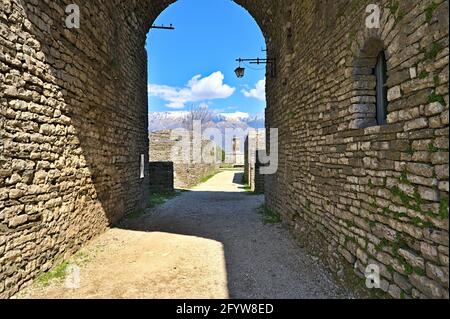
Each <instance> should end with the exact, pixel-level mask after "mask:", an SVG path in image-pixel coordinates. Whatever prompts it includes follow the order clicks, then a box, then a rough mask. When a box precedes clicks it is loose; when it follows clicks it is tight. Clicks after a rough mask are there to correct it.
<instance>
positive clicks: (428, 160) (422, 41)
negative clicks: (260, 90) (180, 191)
mask: <svg viewBox="0 0 450 319" xmlns="http://www.w3.org/2000/svg"><path fill="white" fill-rule="evenodd" d="M73 2H77V4H78V5H79V6H80V9H81V25H80V29H71V30H69V29H67V28H66V27H65V24H64V20H65V12H64V9H65V6H66V5H68V4H72V3H73ZM171 2H172V1H165V0H155V1H148V0H77V1H73V0H57V1H49V0H42V1H31V0H30V1H25V0H1V1H0V298H2V297H4V298H5V297H9V296H11V295H12V294H14V293H15V292H17V291H18V290H19V289H20V288H22V287H24V286H26V285H27V284H29V283H30V281H31V280H32V279H33V278H35V277H36V276H37V275H38V274H39V273H41V272H43V271H46V270H48V269H49V268H51V267H52V266H53V265H55V263H57V262H58V261H59V260H61V259H63V258H64V257H67V256H68V255H70V254H71V253H73V252H74V251H76V250H77V249H78V248H79V247H81V246H82V245H84V244H85V243H86V242H87V241H89V239H91V238H92V237H93V236H95V235H97V234H99V233H100V232H102V231H103V230H104V229H105V228H106V227H108V226H109V225H111V224H113V223H114V222H115V221H117V220H118V219H119V218H121V216H123V215H124V214H125V213H130V212H132V211H134V210H136V209H138V208H139V207H140V206H143V205H145V202H146V200H147V199H148V185H149V175H148V164H147V166H146V168H145V178H144V179H140V159H141V155H142V154H145V155H147V154H149V146H148V145H149V139H148V132H147V128H148V123H147V122H148V119H147V112H148V103H147V102H148V101H147V74H146V72H147V64H146V58H147V57H146V52H145V49H144V48H145V40H146V34H147V32H148V30H149V26H150V25H151V24H152V22H153V21H154V19H155V18H156V17H157V16H158V15H159V14H160V13H161V12H162V10H164V8H166V7H167V6H168V5H169V4H170V3H171ZM237 2H238V3H239V4H241V5H243V6H244V7H245V8H246V9H247V10H249V12H250V14H251V15H252V16H253V17H254V18H255V20H256V21H257V23H258V24H259V25H260V27H261V29H262V31H263V33H264V36H265V38H266V42H267V49H268V52H267V53H268V56H269V58H275V59H276V64H277V68H276V69H277V74H276V77H274V78H272V77H270V74H268V75H267V111H266V125H267V126H268V127H272V128H278V129H279V137H280V144H279V150H280V152H279V169H278V172H277V173H276V174H274V175H272V176H268V177H266V185H265V187H266V198H267V204H268V206H269V207H270V208H271V209H272V210H276V211H278V212H279V213H280V214H282V216H283V220H284V221H285V223H287V224H288V225H290V226H291V227H292V229H293V233H294V234H296V235H297V236H298V237H299V238H302V239H303V241H305V242H306V243H307V244H308V245H307V247H310V248H312V249H313V251H318V252H320V255H321V257H322V260H323V261H324V262H326V263H327V264H329V265H330V267H331V268H332V269H333V270H335V271H336V272H342V269H343V268H345V267H346V266H348V267H350V268H355V271H356V273H357V274H359V275H361V274H362V273H363V272H364V270H365V268H366V266H367V265H369V264H378V265H379V267H380V269H381V271H382V273H381V275H382V287H381V288H382V289H383V290H384V291H386V292H387V293H388V294H389V295H391V296H393V297H395V298H403V297H404V298H406V297H413V298H422V297H435V298H443V297H447V298H448V284H449V280H448V278H449V277H448V266H449V262H448V261H449V258H448V256H449V249H448V244H449V238H448V234H449V233H448V231H449V229H448V220H449V219H448V175H449V174H448V164H449V161H448V105H449V98H448V1H443V0H434V1H431V0H407V1H406V0H405V1H394V0H382V1H373V0H367V1H365V0H361V1H348V0H323V1H322V0H321V1H312V0H280V1H273V0H258V1H255V0H239V1H237ZM374 2H375V3H377V4H379V5H380V8H381V13H382V14H381V28H379V29H371V30H368V29H367V28H366V26H365V19H366V16H367V14H366V13H365V6H366V5H367V4H369V3H374ZM256 49H257V48H256ZM381 49H384V50H385V53H386V59H387V67H388V77H389V78H388V83H387V85H388V89H389V106H388V113H389V114H388V124H387V125H385V126H371V125H374V121H371V120H370V116H373V104H374V98H373V96H374V93H373V87H374V78H373V75H372V70H371V68H372V66H373V60H374V54H376V52H377V51H379V50H381ZM145 162H148V159H147V158H146V161H145ZM364 281H365V280H364V279H361V282H364Z"/></svg>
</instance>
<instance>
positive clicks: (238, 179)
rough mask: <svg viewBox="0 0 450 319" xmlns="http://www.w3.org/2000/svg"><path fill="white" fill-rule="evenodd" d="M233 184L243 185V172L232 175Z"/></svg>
mask: <svg viewBox="0 0 450 319" xmlns="http://www.w3.org/2000/svg"><path fill="white" fill-rule="evenodd" d="M233 183H234V184H240V185H244V172H239V173H236V174H234V178H233Z"/></svg>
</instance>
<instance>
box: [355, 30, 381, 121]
mask: <svg viewBox="0 0 450 319" xmlns="http://www.w3.org/2000/svg"><path fill="white" fill-rule="evenodd" d="M384 47H385V46H384V43H383V41H381V40H380V39H378V38H368V39H367V40H366V41H364V45H363V46H362V47H361V48H360V49H357V52H356V57H355V59H354V60H353V80H354V91H353V93H352V97H351V101H350V109H349V114H350V119H351V120H350V121H349V126H348V127H349V128H350V129H364V128H368V127H372V126H381V125H386V124H387V118H388V89H389V88H388V68H387V65H388V63H387V62H388V58H389V56H388V55H387V54H386V53H385V50H384Z"/></svg>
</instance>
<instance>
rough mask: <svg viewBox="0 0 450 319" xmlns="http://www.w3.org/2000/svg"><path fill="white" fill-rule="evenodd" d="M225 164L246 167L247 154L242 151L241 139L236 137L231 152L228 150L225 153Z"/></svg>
mask: <svg viewBox="0 0 450 319" xmlns="http://www.w3.org/2000/svg"><path fill="white" fill-rule="evenodd" d="M225 164H229V165H230V164H231V165H233V166H236V167H241V166H244V164H245V154H244V151H243V149H242V144H241V139H240V138H238V137H234V138H233V141H232V144H231V150H227V151H226V153H225Z"/></svg>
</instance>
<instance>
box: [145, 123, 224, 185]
mask: <svg viewBox="0 0 450 319" xmlns="http://www.w3.org/2000/svg"><path fill="white" fill-rule="evenodd" d="M177 134H178V133H176V134H175V135H173V133H172V131H158V132H153V133H151V134H150V161H170V162H173V163H174V178H175V182H174V185H175V188H181V189H185V188H190V187H192V186H195V185H197V184H198V183H199V182H200V181H201V180H203V179H204V178H206V177H209V176H211V175H213V174H215V173H216V172H217V169H218V165H217V162H216V161H213V162H211V161H209V159H208V158H206V157H205V158H203V154H206V155H211V154H214V156H213V157H214V159H215V158H216V155H215V152H216V150H215V144H214V143H213V142H212V141H205V140H204V141H202V143H201V144H200V143H199V144H198V145H197V144H196V143H194V142H193V137H192V134H187V136H184V137H183V136H182V135H180V136H178V137H177V136H176V135H177ZM172 135H173V136H172ZM172 137H174V138H172ZM175 137H177V138H175ZM183 138H186V139H187V141H188V143H189V149H190V151H189V154H188V158H187V160H186V159H185V158H184V153H183V152H182V151H181V150H180V149H179V147H178V145H179V143H180V142H181V141H182V139H183ZM194 148H197V149H194ZM174 150H176V151H175V152H174ZM193 152H199V154H202V160H201V162H198V163H197V162H195V161H194V160H193V159H194V157H193V156H194V155H193V154H194V153H193ZM152 177H153V176H152V175H150V178H152Z"/></svg>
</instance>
